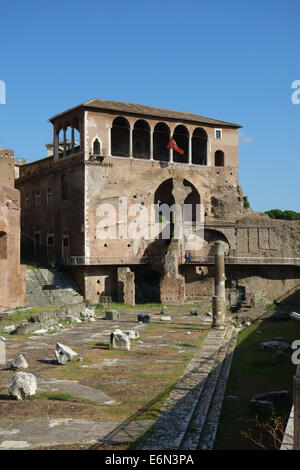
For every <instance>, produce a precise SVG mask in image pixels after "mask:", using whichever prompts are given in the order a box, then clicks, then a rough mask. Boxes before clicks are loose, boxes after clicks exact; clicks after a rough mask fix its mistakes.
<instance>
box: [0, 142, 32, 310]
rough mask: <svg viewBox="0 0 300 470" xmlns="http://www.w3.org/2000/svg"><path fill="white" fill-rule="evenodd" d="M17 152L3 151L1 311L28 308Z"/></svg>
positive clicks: (0, 174)
mask: <svg viewBox="0 0 300 470" xmlns="http://www.w3.org/2000/svg"><path fill="white" fill-rule="evenodd" d="M14 182H15V177H14V152H13V151H12V150H7V149H3V148H1V149H0V272H1V291H0V311H3V310H7V309H8V308H12V307H20V306H23V305H25V303H26V299H25V296H26V294H25V291H26V288H25V266H21V265H20V193H19V191H17V190H16V189H14Z"/></svg>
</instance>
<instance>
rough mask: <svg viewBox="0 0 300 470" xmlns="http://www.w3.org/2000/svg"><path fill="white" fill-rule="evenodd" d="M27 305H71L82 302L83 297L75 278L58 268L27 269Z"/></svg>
mask: <svg viewBox="0 0 300 470" xmlns="http://www.w3.org/2000/svg"><path fill="white" fill-rule="evenodd" d="M26 299H27V305H30V306H32V307H34V306H43V305H57V306H60V305H69V304H75V303H80V302H82V300H83V297H82V296H81V294H80V291H79V289H78V287H77V286H76V284H75V282H74V281H73V279H72V278H71V277H70V276H69V275H68V274H67V273H63V272H59V271H57V270H56V269H50V268H49V269H27V271H26Z"/></svg>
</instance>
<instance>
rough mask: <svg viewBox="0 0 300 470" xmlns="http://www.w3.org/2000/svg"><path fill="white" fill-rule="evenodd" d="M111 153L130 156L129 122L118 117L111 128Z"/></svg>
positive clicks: (118, 155) (117, 155)
mask: <svg viewBox="0 0 300 470" xmlns="http://www.w3.org/2000/svg"><path fill="white" fill-rule="evenodd" d="M111 155H114V156H116V157H129V122H128V121H127V119H125V118H123V117H117V118H116V119H115V120H114V122H113V125H112V128H111Z"/></svg>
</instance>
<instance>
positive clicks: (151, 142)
mask: <svg viewBox="0 0 300 470" xmlns="http://www.w3.org/2000/svg"><path fill="white" fill-rule="evenodd" d="M150 160H152V161H153V130H152V129H151V130H150Z"/></svg>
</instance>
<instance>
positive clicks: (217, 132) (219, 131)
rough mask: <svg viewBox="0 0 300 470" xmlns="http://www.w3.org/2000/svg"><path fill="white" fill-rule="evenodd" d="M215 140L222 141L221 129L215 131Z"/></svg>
mask: <svg viewBox="0 0 300 470" xmlns="http://www.w3.org/2000/svg"><path fill="white" fill-rule="evenodd" d="M215 138H216V139H222V129H215Z"/></svg>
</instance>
